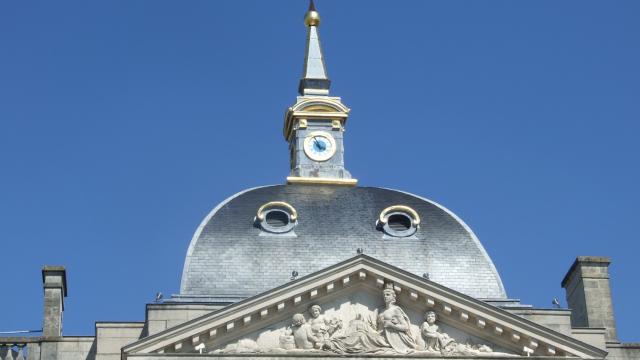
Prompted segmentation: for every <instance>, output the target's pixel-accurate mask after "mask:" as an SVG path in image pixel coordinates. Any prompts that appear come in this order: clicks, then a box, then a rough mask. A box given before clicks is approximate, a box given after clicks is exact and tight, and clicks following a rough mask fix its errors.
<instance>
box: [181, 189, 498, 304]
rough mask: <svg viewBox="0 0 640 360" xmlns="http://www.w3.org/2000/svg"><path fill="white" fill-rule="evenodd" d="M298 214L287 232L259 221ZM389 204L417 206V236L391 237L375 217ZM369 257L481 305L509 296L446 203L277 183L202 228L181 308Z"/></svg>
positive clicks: (228, 206) (239, 199) (230, 204)
mask: <svg viewBox="0 0 640 360" xmlns="http://www.w3.org/2000/svg"><path fill="white" fill-rule="evenodd" d="M273 201H278V202H286V203H288V204H290V205H291V206H292V207H293V208H295V211H296V212H297V219H296V223H295V226H294V227H293V229H292V230H291V231H290V232H287V233H284V234H275V233H270V232H267V231H265V230H264V229H262V228H261V227H260V225H259V224H258V223H257V222H256V214H257V211H258V209H259V208H260V207H261V206H262V205H264V204H266V203H269V202H273ZM392 205H405V206H408V207H410V208H412V209H414V210H415V211H416V212H417V214H418V215H419V217H420V219H421V222H420V226H419V227H418V229H417V231H415V233H413V234H412V235H411V236H406V237H393V236H389V235H387V234H386V233H385V232H384V231H383V230H381V229H380V227H379V226H376V220H377V219H378V218H379V216H380V212H381V211H382V210H383V209H385V208H387V207H389V206H392ZM359 248H360V249H363V251H364V253H365V254H366V255H369V256H371V257H374V258H376V259H379V260H381V261H384V262H386V263H389V264H391V265H393V266H396V267H399V268H401V269H403V270H405V271H408V272H411V273H414V274H416V275H420V276H422V275H423V274H424V273H428V274H429V277H430V279H431V280H433V281H436V282H438V283H440V284H442V285H444V286H447V287H450V288H452V289H454V290H457V291H460V292H462V293H464V294H467V295H469V296H472V297H475V298H479V299H506V293H505V290H504V287H503V285H502V281H501V279H500V276H499V274H498V272H497V271H496V269H495V266H494V265H493V262H492V261H491V259H490V258H489V256H488V254H487V252H486V251H485V249H484V248H483V246H482V244H481V243H480V241H479V240H478V238H477V237H476V236H475V235H474V234H473V232H472V231H471V229H469V227H468V226H467V225H466V224H465V223H464V222H463V221H462V220H460V219H459V218H458V217H457V216H456V215H455V214H453V213H452V212H450V211H449V210H447V209H445V208H444V207H442V206H441V205H439V204H437V203H435V202H433V201H430V200H427V199H424V198H421V197H419V196H416V195H412V194H409V193H405V192H401V191H396V190H389V189H382V188H375V187H347V186H331V185H273V186H264V187H259V188H253V189H248V190H245V191H242V192H239V193H237V194H235V195H233V196H231V197H230V198H228V199H226V200H225V201H223V202H222V203H220V204H219V205H218V206H217V207H216V208H214V209H213V210H212V211H211V212H210V213H209V214H208V215H207V217H206V218H205V219H204V220H203V221H202V223H201V224H200V226H199V227H198V229H197V230H196V232H195V234H194V236H193V239H192V240H191V243H190V245H189V249H188V251H187V256H186V259H185V263H184V270H183V273H182V282H181V287H180V295H178V296H177V297H176V298H177V299H180V300H183V301H222V302H227V301H228V302H235V301H238V300H241V299H243V298H246V297H249V296H253V295H256V294H258V293H261V292H264V291H266V290H269V289H272V288H275V287H277V286H280V285H283V284H285V283H287V282H288V281H290V280H291V274H292V272H293V271H296V272H297V273H298V274H299V276H304V275H307V274H310V273H312V272H315V271H318V270H322V269H324V268H326V267H329V266H331V265H335V264H336V263H338V262H340V261H343V260H346V259H349V258H351V257H353V256H355V255H357V249H359Z"/></svg>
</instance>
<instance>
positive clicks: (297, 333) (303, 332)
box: [291, 314, 323, 350]
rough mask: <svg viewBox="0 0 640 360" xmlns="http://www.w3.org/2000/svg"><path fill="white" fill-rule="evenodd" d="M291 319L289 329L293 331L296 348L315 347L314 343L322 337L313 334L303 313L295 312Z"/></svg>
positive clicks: (308, 348) (321, 340)
mask: <svg viewBox="0 0 640 360" xmlns="http://www.w3.org/2000/svg"><path fill="white" fill-rule="evenodd" d="M292 320H293V323H292V324H291V331H292V332H293V340H294V342H295V344H296V349H302V350H311V349H313V348H314V347H315V345H316V343H322V342H323V339H321V338H318V337H316V336H315V335H314V334H313V331H312V330H311V325H310V324H308V323H307V322H306V320H305V319H304V315H302V314H295V315H293V319H292Z"/></svg>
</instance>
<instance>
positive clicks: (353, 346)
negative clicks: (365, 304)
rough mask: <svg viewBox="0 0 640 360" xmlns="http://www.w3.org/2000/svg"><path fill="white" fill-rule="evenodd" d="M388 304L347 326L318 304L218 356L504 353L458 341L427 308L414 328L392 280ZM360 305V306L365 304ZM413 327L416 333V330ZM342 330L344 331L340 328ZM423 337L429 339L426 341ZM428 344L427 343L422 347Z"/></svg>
mask: <svg viewBox="0 0 640 360" xmlns="http://www.w3.org/2000/svg"><path fill="white" fill-rule="evenodd" d="M382 295H383V299H384V304H385V305H384V308H382V309H376V310H374V311H370V310H368V309H367V308H364V309H363V308H362V307H360V310H359V311H356V312H351V314H354V313H355V318H351V316H349V318H351V320H350V321H349V322H348V324H347V326H346V328H345V329H343V326H342V321H343V319H346V317H345V314H344V313H343V314H342V319H340V318H336V317H335V316H329V315H325V314H322V308H321V307H320V306H319V305H312V306H311V307H310V308H309V315H310V318H309V321H306V319H305V316H304V315H303V314H301V313H297V314H294V315H293V317H292V322H291V325H290V326H287V327H286V328H280V329H274V330H266V331H264V332H262V333H261V334H259V335H257V337H256V338H255V340H253V339H241V340H239V341H237V342H234V343H230V344H227V345H226V346H225V347H224V348H222V349H217V350H214V351H212V352H211V353H214V354H234V353H245V354H248V353H287V352H301V351H302V352H317V353H326V352H328V351H331V352H334V353H337V354H340V355H347V354H384V355H387V354H389V355H406V354H410V353H411V354H414V355H425V356H436V354H437V356H439V357H440V356H443V357H451V356H486V355H489V354H490V355H491V356H505V355H509V354H506V353H499V352H494V351H493V350H492V349H491V348H490V347H489V346H487V345H483V344H474V343H469V342H466V343H459V342H457V341H456V340H455V339H454V338H452V337H451V336H449V335H448V334H446V333H445V332H442V331H441V330H440V327H439V326H438V325H437V324H436V322H437V321H438V316H437V315H436V313H435V312H434V311H427V312H426V313H425V315H424V319H425V321H424V322H423V323H422V324H421V326H420V327H419V330H420V332H419V333H418V331H417V330H418V327H417V326H412V325H411V322H410V320H409V317H408V316H407V314H406V313H405V311H404V310H403V309H402V308H401V307H400V306H398V305H397V304H396V293H395V291H394V288H393V284H387V285H386V286H385V288H384V290H383V291H382ZM360 306H361V305H360ZM412 327H413V329H414V331H412ZM338 330H340V331H338ZM423 340H424V342H423ZM423 343H424V345H423Z"/></svg>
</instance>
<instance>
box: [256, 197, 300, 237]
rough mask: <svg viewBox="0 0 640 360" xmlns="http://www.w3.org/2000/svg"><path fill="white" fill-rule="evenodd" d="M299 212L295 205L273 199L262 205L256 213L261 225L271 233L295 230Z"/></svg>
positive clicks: (258, 223)
mask: <svg viewBox="0 0 640 360" xmlns="http://www.w3.org/2000/svg"><path fill="white" fill-rule="evenodd" d="M297 218H298V214H297V212H296V209H294V208H293V206H291V205H289V204H288V203H286V202H284V201H272V202H269V203H266V204H264V205H262V206H261V207H260V208H259V209H258V213H257V214H256V223H257V225H259V227H260V228H261V229H262V230H263V231H266V232H268V233H271V234H284V233H288V232H290V231H291V230H293V228H294V226H295V225H296V223H297Z"/></svg>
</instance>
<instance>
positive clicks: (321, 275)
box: [123, 255, 606, 359]
mask: <svg viewBox="0 0 640 360" xmlns="http://www.w3.org/2000/svg"><path fill="white" fill-rule="evenodd" d="M144 354H146V355H148V356H149V357H155V356H157V357H158V358H160V357H162V358H167V357H171V356H173V354H175V355H176V356H180V357H181V358H182V357H184V356H189V354H192V355H193V356H195V357H234V356H246V355H251V356H252V357H256V356H261V357H279V356H285V355H286V356H292V355H293V356H296V357H299V356H307V355H309V356H313V357H318V356H321V357H344V356H362V355H366V356H369V357H370V356H376V357H389V356H392V357H397V356H409V357H427V358H429V357H458V358H459V357H465V358H467V357H480V358H494V357H495V358H501V357H520V356H538V357H574V358H583V359H598V358H600V359H601V358H604V357H605V356H606V352H604V351H602V350H600V349H598V348H596V347H593V346H591V345H588V344H585V343H583V342H581V341H579V340H576V339H574V338H571V337H569V336H566V335H564V334H561V333H558V332H556V331H554V330H551V329H548V328H546V327H544V326H540V325H538V324H535V323H533V322H531V321H528V320H526V319H523V318H521V317H519V316H516V315H513V314H511V313H509V312H507V311H505V310H502V309H500V308H497V307H494V306H492V305H489V304H487V303H485V302H483V301H479V300H476V299H473V298H471V297H469V296H466V295H464V294H461V293H459V292H456V291H454V290H451V289H449V288H446V287H444V286H442V285H439V284H437V283H434V282H432V281H429V280H427V279H423V278H420V277H417V276H415V275H413V274H410V273H407V272H405V271H403V270H401V269H398V268H395V267H393V266H391V265H388V264H385V263H383V262H380V261H378V260H376V259H373V258H371V257H368V256H365V255H358V256H356V257H354V258H352V259H350V260H347V261H345V262H342V263H339V264H336V265H334V266H331V267H329V268H327V269H325V270H322V271H319V272H316V273H314V274H311V275H308V276H305V277H303V278H301V279H298V280H296V281H292V282H290V283H288V284H286V285H283V286H280V287H278V288H275V289H272V290H270V291H268V292H265V293H263V294H260V295H256V296H254V297H251V298H248V299H246V300H243V301H240V302H238V303H235V304H233V305H230V306H228V307H225V308H223V309H221V310H218V311H215V312H212V313H210V314H207V315H204V316H202V317H200V318H197V319H194V320H191V321H188V322H186V323H184V324H181V325H178V326H176V327H174V328H170V329H167V330H165V331H162V332H160V333H158V334H155V335H152V336H149V337H147V338H145V339H142V340H140V341H138V342H135V343H133V344H130V345H128V346H126V347H125V348H123V358H124V359H126V358H128V357H129V356H132V358H133V357H135V358H139V357H145V356H144ZM161 354H162V355H161Z"/></svg>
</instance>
